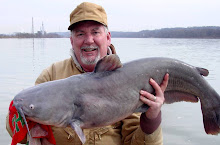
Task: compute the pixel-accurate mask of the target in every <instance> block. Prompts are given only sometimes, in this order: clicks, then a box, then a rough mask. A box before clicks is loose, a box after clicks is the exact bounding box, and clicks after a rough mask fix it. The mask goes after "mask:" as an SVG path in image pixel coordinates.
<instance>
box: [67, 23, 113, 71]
mask: <svg viewBox="0 0 220 145" xmlns="http://www.w3.org/2000/svg"><path fill="white" fill-rule="evenodd" d="M70 40H71V44H72V48H73V50H74V52H75V55H76V58H77V60H78V62H79V64H80V65H81V66H82V67H83V69H84V70H85V71H87V72H91V71H93V70H94V67H95V65H96V63H97V61H98V60H99V59H100V58H102V57H104V56H106V55H107V48H108V46H110V44H111V35H110V33H109V32H106V31H105V28H104V27H103V25H102V24H100V23H98V22H95V21H83V22H79V23H77V24H76V26H74V29H73V33H72V36H71V37H70Z"/></svg>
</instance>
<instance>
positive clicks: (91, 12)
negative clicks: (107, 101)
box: [8, 2, 168, 145]
mask: <svg viewBox="0 0 220 145" xmlns="http://www.w3.org/2000/svg"><path fill="white" fill-rule="evenodd" d="M68 29H69V30H70V31H71V36H70V41H71V44H72V49H71V53H70V54H71V58H69V59H66V60H64V61H61V62H57V63H54V64H52V65H51V66H50V67H49V68H47V69H45V70H44V71H43V72H42V73H41V74H40V76H39V77H38V78H37V80H36V83H35V84H36V85H37V84H40V83H44V82H47V81H53V80H58V79H63V78H67V77H69V76H72V75H76V74H81V73H85V72H92V71H93V70H94V68H95V65H96V63H97V61H98V60H99V59H100V58H102V57H104V56H106V55H109V54H116V51H115V48H114V46H113V45H111V34H110V32H109V31H108V24H107V16H106V13H105V10H104V9H103V8H102V7H101V6H99V5H96V4H93V3H88V2H84V3H82V4H80V5H79V6H77V8H75V9H74V10H73V12H72V13H71V14H70V26H69V28H68ZM147 81H148V80H146V83H147ZM167 83H168V75H166V76H165V78H164V81H163V83H162V84H161V86H159V85H158V84H157V83H156V82H155V81H154V80H152V79H151V80H150V84H151V85H152V86H153V87H154V89H155V93H156V96H154V95H152V94H149V93H148V92H146V91H143V90H140V99H141V100H142V101H143V102H144V103H145V104H148V105H149V106H150V108H149V109H148V111H147V112H146V113H143V114H140V113H134V114H132V115H131V116H129V117H127V118H125V119H123V120H121V121H120V122H116V123H114V124H112V125H109V126H105V127H101V128H93V129H84V130H83V132H84V134H85V136H86V143H85V144H99V145H120V144H124V145H130V144H131V145H140V144H146V145H147V144H150V145H161V144H162V143H163V139H162V130H161V127H160V123H161V111H160V110H161V106H162V104H163V102H164V95H163V92H164V90H165V89H166V86H167ZM140 116H141V117H140ZM52 130H53V135H54V137H55V139H56V143H57V145H70V144H72V145H79V144H81V141H80V140H79V138H78V136H77V135H76V133H75V131H74V130H73V129H72V128H70V127H66V128H58V127H52ZM8 131H9V132H10V129H9V128H8Z"/></svg>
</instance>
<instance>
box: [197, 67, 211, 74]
mask: <svg viewBox="0 0 220 145" xmlns="http://www.w3.org/2000/svg"><path fill="white" fill-rule="evenodd" d="M196 69H197V70H198V72H199V73H200V75H203V76H208V75H209V71H208V70H207V69H205V68H200V67H197V68H196Z"/></svg>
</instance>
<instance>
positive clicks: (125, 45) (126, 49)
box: [0, 38, 220, 145]
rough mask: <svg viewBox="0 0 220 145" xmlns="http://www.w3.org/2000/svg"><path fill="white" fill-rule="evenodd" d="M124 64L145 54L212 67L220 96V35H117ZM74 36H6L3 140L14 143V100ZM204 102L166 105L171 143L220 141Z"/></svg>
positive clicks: (0, 105) (62, 54) (1, 76)
mask: <svg viewBox="0 0 220 145" xmlns="http://www.w3.org/2000/svg"><path fill="white" fill-rule="evenodd" d="M112 43H113V44H114V46H115V47H116V50H117V53H118V55H119V57H120V59H121V61H122V62H127V61H131V60H134V59H138V58H144V57H158V56H159V57H160V56H162V57H171V58H176V59H179V60H182V61H185V62H187V63H189V64H192V65H194V66H199V67H203V68H207V69H208V70H209V71H210V74H209V76H208V77H206V80H207V81H208V82H209V83H210V84H211V86H212V87H213V88H214V89H215V90H216V91H217V92H218V93H219V94H220V75H218V74H220V40H219V39H154V38H152V39H151V38H147V39H146V38H141V39H139V38H113V39H112ZM70 48H71V45H70V40H69V39H68V38H58V39H55V38H50V39H0V51H1V53H0V58H1V61H0V68H1V69H0V82H1V83H0V116H1V119H0V140H1V142H2V143H4V144H10V142H11V138H10V137H9V135H8V133H7V132H6V129H5V116H6V114H7V111H8V106H9V103H10V101H11V100H12V99H13V97H14V95H16V94H17V93H18V92H20V91H21V90H22V89H25V88H28V87H30V86H33V85H34V81H35V79H36V78H37V77H38V75H39V74H40V73H41V71H42V70H43V69H44V68H46V67H48V66H49V65H51V64H52V63H53V62H56V61H60V60H63V59H65V58H68V57H70V56H69V49H70ZM200 108H201V107H200V103H185V102H181V103H175V104H169V105H166V104H165V105H164V106H163V107H162V117H163V120H162V128H163V134H164V144H165V145H209V144H211V145H219V143H220V136H219V135H218V136H212V135H207V134H206V133H205V131H204V128H203V121H202V113H201V109H200Z"/></svg>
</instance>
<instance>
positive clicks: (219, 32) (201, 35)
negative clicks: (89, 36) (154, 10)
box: [0, 26, 220, 39]
mask: <svg viewBox="0 0 220 145" xmlns="http://www.w3.org/2000/svg"><path fill="white" fill-rule="evenodd" d="M111 36H112V38H197V39H220V27H218V26H203V27H187V28H182V27H180V28H162V29H156V30H142V31H139V32H120V31H111ZM69 37H70V32H51V33H44V34H42V33H41V32H38V33H34V34H32V33H20V32H18V33H14V34H0V38H69Z"/></svg>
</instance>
